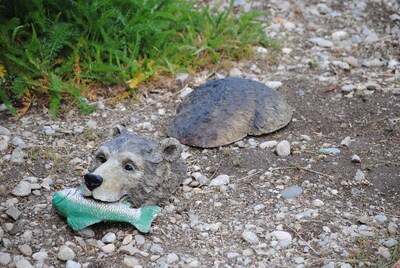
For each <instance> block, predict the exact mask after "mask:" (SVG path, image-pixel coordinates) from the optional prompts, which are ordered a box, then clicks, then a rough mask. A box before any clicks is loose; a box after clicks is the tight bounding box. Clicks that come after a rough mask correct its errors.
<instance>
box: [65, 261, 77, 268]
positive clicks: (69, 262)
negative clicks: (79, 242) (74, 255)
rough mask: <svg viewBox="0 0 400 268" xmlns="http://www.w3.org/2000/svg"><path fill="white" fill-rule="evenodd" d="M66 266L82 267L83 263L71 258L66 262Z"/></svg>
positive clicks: (67, 267) (71, 267)
mask: <svg viewBox="0 0 400 268" xmlns="http://www.w3.org/2000/svg"><path fill="white" fill-rule="evenodd" d="M65 268H81V264H80V263H79V262H74V261H71V260H69V261H67V263H66V264H65Z"/></svg>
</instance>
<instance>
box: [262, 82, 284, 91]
mask: <svg viewBox="0 0 400 268" xmlns="http://www.w3.org/2000/svg"><path fill="white" fill-rule="evenodd" d="M265 85H266V86H267V87H269V88H271V89H274V90H275V89H278V88H280V87H282V85H283V84H282V82H281V81H268V82H265Z"/></svg>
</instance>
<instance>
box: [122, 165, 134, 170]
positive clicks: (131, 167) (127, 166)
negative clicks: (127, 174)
mask: <svg viewBox="0 0 400 268" xmlns="http://www.w3.org/2000/svg"><path fill="white" fill-rule="evenodd" d="M124 169H125V170H128V171H132V170H133V166H132V165H130V164H126V165H125V166H124Z"/></svg>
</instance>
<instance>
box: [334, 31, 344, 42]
mask: <svg viewBox="0 0 400 268" xmlns="http://www.w3.org/2000/svg"><path fill="white" fill-rule="evenodd" d="M346 37H347V32H345V31H336V32H334V33H332V40H334V41H340V40H343V39H345V38H346Z"/></svg>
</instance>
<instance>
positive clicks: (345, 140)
mask: <svg viewBox="0 0 400 268" xmlns="http://www.w3.org/2000/svg"><path fill="white" fill-rule="evenodd" d="M350 144H351V138H350V137H346V138H344V139H343V140H342V141H341V142H340V145H343V146H345V147H349V146H350Z"/></svg>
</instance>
